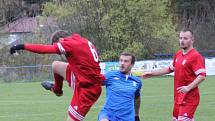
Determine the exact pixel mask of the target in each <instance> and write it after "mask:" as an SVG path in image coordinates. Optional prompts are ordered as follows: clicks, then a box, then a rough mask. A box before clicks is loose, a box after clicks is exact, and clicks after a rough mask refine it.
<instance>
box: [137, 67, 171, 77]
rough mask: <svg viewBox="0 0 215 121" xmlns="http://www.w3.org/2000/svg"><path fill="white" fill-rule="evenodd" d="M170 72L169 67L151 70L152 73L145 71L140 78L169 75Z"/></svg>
mask: <svg viewBox="0 0 215 121" xmlns="http://www.w3.org/2000/svg"><path fill="white" fill-rule="evenodd" d="M171 72H172V71H171V70H170V69H169V67H166V68H162V69H158V70H152V71H146V72H144V73H143V74H142V75H141V77H142V78H143V79H147V78H150V77H153V76H162V75H165V74H168V73H171Z"/></svg>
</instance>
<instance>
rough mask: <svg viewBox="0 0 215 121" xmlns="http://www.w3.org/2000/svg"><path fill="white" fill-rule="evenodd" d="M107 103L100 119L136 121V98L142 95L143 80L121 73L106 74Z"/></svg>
mask: <svg viewBox="0 0 215 121" xmlns="http://www.w3.org/2000/svg"><path fill="white" fill-rule="evenodd" d="M105 77H106V80H105V81H104V85H105V86H106V101H105V104H104V107H103V108H102V110H101V112H100V114H99V118H100V117H101V118H102V117H108V119H109V120H111V121H134V120H135V119H134V117H135V111H134V98H135V96H136V95H140V90H141V86H142V83H141V79H140V78H138V77H136V76H132V75H125V74H124V73H122V72H120V71H111V72H109V73H107V74H105Z"/></svg>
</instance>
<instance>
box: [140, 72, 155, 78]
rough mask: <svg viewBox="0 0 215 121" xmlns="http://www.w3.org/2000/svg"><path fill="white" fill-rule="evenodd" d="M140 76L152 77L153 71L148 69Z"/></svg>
mask: <svg viewBox="0 0 215 121" xmlns="http://www.w3.org/2000/svg"><path fill="white" fill-rule="evenodd" d="M140 77H141V78H143V79H147V78H150V77H152V72H151V71H146V72H144V73H143V74H142V75H141V76H140Z"/></svg>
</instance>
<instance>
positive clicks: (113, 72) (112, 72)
mask: <svg viewBox="0 0 215 121" xmlns="http://www.w3.org/2000/svg"><path fill="white" fill-rule="evenodd" d="M117 74H119V71H109V72H107V73H106V74H105V75H117Z"/></svg>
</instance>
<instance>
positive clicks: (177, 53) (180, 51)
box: [175, 50, 183, 56]
mask: <svg viewBox="0 0 215 121" xmlns="http://www.w3.org/2000/svg"><path fill="white" fill-rule="evenodd" d="M182 53H183V51H182V50H178V51H177V52H176V53H175V55H176V56H177V55H180V54H182Z"/></svg>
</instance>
